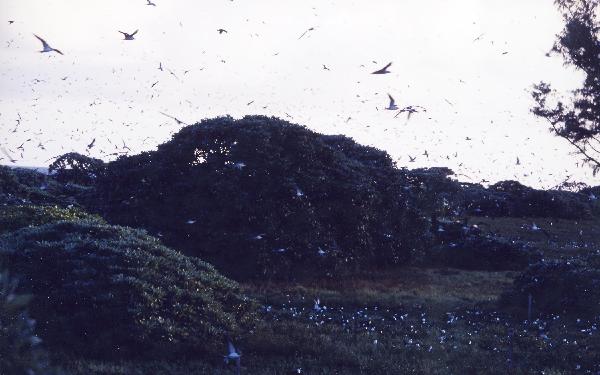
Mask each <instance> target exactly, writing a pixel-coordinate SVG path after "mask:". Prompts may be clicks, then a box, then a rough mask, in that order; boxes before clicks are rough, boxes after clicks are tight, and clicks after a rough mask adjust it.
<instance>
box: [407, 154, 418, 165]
mask: <svg viewBox="0 0 600 375" xmlns="http://www.w3.org/2000/svg"><path fill="white" fill-rule="evenodd" d="M415 160H417V157H416V156H410V155H408V161H409V163H414V162H415Z"/></svg>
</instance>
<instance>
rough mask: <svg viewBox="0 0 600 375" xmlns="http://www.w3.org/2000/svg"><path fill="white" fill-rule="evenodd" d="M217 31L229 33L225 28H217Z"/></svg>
mask: <svg viewBox="0 0 600 375" xmlns="http://www.w3.org/2000/svg"><path fill="white" fill-rule="evenodd" d="M217 31H218V32H219V34H223V33H227V30H225V29H217Z"/></svg>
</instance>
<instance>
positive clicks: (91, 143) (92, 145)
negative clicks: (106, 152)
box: [87, 138, 96, 150]
mask: <svg viewBox="0 0 600 375" xmlns="http://www.w3.org/2000/svg"><path fill="white" fill-rule="evenodd" d="M94 143H96V138H94V139H92V142H90V144H89V145H87V149H88V150H89V149H90V148H92V147H94Z"/></svg>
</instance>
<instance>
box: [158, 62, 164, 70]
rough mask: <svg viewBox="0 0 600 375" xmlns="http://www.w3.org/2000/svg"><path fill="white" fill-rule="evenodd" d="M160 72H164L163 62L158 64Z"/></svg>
mask: <svg viewBox="0 0 600 375" xmlns="http://www.w3.org/2000/svg"><path fill="white" fill-rule="evenodd" d="M158 70H160V71H161V72H162V71H163V67H162V63H161V62H159V63H158Z"/></svg>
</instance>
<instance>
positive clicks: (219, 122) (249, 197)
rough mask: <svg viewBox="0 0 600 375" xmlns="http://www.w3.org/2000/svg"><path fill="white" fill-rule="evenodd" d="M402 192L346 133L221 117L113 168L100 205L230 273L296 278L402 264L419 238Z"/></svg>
mask: <svg viewBox="0 0 600 375" xmlns="http://www.w3.org/2000/svg"><path fill="white" fill-rule="evenodd" d="M408 185H409V183H408V179H407V177H406V175H405V173H403V172H402V171H400V170H398V169H396V168H395V166H394V162H393V161H392V160H391V159H390V157H389V156H388V155H387V154H386V153H385V152H383V151H381V150H378V149H375V148H371V147H365V146H360V145H358V144H356V143H355V142H354V141H352V140H351V139H349V138H347V137H343V136H324V135H320V134H318V133H314V132H312V131H310V130H308V129H306V128H305V127H302V126H299V125H293V124H290V123H288V122H285V121H282V120H279V119H276V118H268V117H263V116H248V117H245V118H243V119H241V120H234V119H232V118H230V117H222V118H216V119H212V120H204V121H202V122H201V123H199V124H196V125H193V126H189V127H186V128H183V129H182V130H181V131H180V132H179V133H177V134H176V135H174V136H173V139H172V140H171V141H170V142H167V143H165V144H162V145H161V146H159V148H158V150H157V151H155V152H145V153H142V154H140V155H136V156H130V157H121V158H119V159H118V160H117V161H114V162H111V163H109V164H108V165H107V168H106V172H105V174H104V175H103V176H102V177H101V178H99V180H98V185H97V188H98V192H99V197H98V198H97V199H96V202H101V203H102V204H103V205H101V206H98V207H96V208H97V210H98V211H100V212H102V213H103V214H104V215H105V217H107V219H108V220H109V221H112V222H115V223H119V224H125V225H130V226H141V227H144V228H147V229H149V230H150V231H152V232H153V233H160V235H161V236H162V238H163V239H164V241H165V242H166V243H167V244H169V245H170V246H173V247H175V248H177V249H181V250H183V251H185V252H186V253H187V254H192V255H196V256H200V257H202V258H203V259H207V260H209V261H211V262H212V263H214V264H216V265H217V266H218V267H219V269H222V270H223V271H224V272H226V274H228V275H233V276H235V277H238V278H240V277H258V276H263V275H264V274H268V275H270V276H276V277H285V278H294V277H297V276H299V275H300V274H302V273H305V272H308V273H318V274H319V275H323V274H324V273H333V272H335V271H340V270H342V269H348V268H352V267H358V265H360V266H361V267H366V266H369V265H377V266H383V265H387V264H401V263H403V262H405V261H407V260H408V259H409V258H410V257H411V253H412V252H413V251H416V249H419V248H421V247H422V246H423V245H424V244H425V241H424V234H425V233H426V222H425V221H424V220H422V218H421V217H420V215H419V213H418V211H417V210H416V209H414V208H413V207H411V206H410V202H411V199H409V195H410V194H411V193H410V189H409V188H408ZM412 202H413V203H414V202H415V200H414V199H413V200H412Z"/></svg>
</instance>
